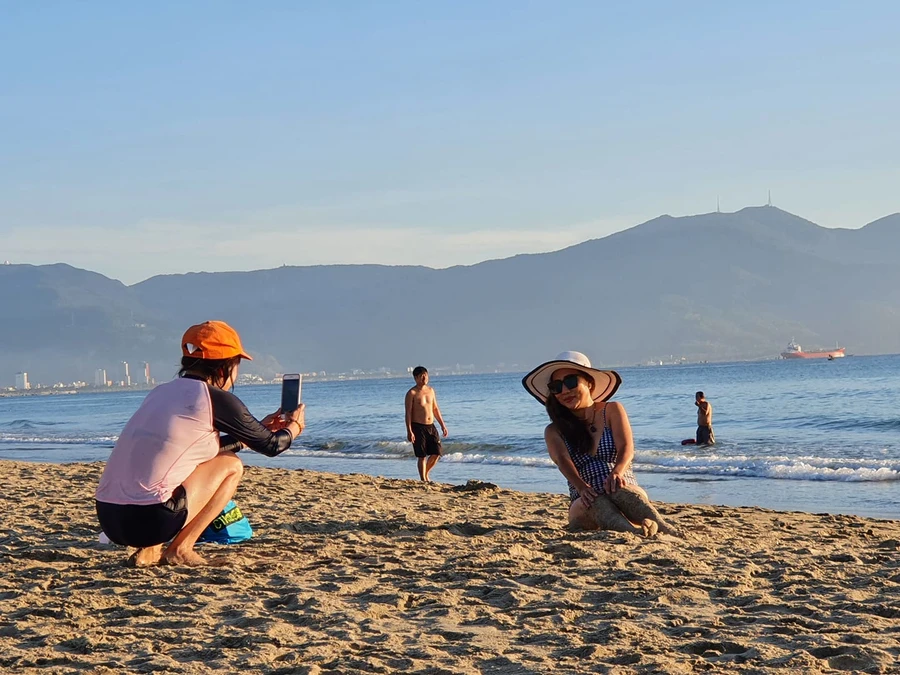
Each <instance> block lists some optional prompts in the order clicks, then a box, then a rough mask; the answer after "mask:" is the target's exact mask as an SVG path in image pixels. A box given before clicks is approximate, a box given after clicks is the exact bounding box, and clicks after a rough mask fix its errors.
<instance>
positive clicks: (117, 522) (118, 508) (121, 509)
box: [97, 485, 188, 548]
mask: <svg viewBox="0 0 900 675" xmlns="http://www.w3.org/2000/svg"><path fill="white" fill-rule="evenodd" d="M187 515H188V509H187V494H186V493H185V491H184V487H183V486H181V485H179V486H178V487H177V488H175V491H174V492H173V493H172V497H171V499H169V501H167V502H163V503H162V504H150V505H144V506H142V505H138V504H109V503H107V502H97V520H99V521H100V527H102V528H103V531H104V532H105V533H106V536H107V537H109V540H110V541H112V542H115V543H116V544H120V545H122V546H134V547H135V548H146V547H148V546H156V545H158V544H164V543H166V542H167V541H169V540H171V539H173V538H174V537H175V535H176V534H178V533H179V532H180V531H181V528H182V527H184V523H185V521H186V520H187Z"/></svg>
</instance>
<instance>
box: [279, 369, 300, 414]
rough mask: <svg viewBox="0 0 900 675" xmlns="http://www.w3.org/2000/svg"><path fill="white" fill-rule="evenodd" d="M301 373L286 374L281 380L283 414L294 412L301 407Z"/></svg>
mask: <svg viewBox="0 0 900 675" xmlns="http://www.w3.org/2000/svg"><path fill="white" fill-rule="evenodd" d="M301 381H302V378H301V376H300V374H299V373H285V374H284V377H282V378H281V412H283V413H289V412H294V411H295V410H296V409H297V408H299V407H300V382H301Z"/></svg>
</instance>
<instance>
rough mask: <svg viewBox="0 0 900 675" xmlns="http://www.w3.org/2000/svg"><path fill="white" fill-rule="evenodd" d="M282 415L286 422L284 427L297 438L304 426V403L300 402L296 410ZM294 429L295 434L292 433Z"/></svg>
mask: <svg viewBox="0 0 900 675" xmlns="http://www.w3.org/2000/svg"><path fill="white" fill-rule="evenodd" d="M284 417H285V422H286V424H285V428H286V429H288V430H289V431H290V432H291V433H292V434H293V435H294V438H297V436H299V435H300V434H302V433H303V430H304V429H305V428H306V404H305V403H301V404H300V405H298V406H297V409H296V410H291V411H290V412H287V413H284ZM294 429H297V433H296V434H294Z"/></svg>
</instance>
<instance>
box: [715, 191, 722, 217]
mask: <svg viewBox="0 0 900 675" xmlns="http://www.w3.org/2000/svg"><path fill="white" fill-rule="evenodd" d="M716 213H722V209H720V208H719V195H716Z"/></svg>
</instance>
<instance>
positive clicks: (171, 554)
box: [162, 548, 206, 567]
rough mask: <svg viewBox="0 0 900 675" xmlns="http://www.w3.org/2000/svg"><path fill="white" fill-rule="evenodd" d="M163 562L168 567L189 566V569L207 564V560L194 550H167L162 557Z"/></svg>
mask: <svg viewBox="0 0 900 675" xmlns="http://www.w3.org/2000/svg"><path fill="white" fill-rule="evenodd" d="M162 562H163V563H164V564H166V565H187V566H188V567H200V566H201V565H205V564H206V558H204V557H203V556H202V555H200V554H199V553H197V552H196V551H195V550H194V549H192V548H190V549H187V550H183V551H179V550H177V549H166V552H165V553H164V554H163V556H162Z"/></svg>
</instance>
